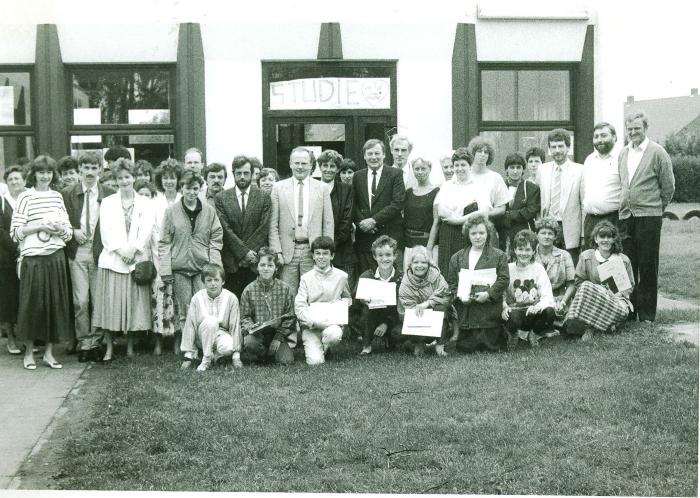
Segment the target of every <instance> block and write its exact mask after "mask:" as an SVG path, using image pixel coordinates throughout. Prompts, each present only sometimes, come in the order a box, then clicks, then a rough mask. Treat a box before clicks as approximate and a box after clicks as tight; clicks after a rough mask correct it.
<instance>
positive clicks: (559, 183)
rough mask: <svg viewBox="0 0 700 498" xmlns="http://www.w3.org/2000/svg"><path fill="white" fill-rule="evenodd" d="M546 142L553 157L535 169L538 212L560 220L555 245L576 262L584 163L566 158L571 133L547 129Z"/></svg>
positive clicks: (581, 215)
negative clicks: (538, 192)
mask: <svg viewBox="0 0 700 498" xmlns="http://www.w3.org/2000/svg"><path fill="white" fill-rule="evenodd" d="M547 142H548V144H549V155H550V156H552V159H554V160H553V161H550V162H547V163H544V164H543V165H542V166H540V168H539V170H538V176H537V177H538V179H539V181H538V182H537V183H538V185H539V186H540V199H541V210H540V215H541V216H552V217H553V218H554V219H556V220H557V221H558V222H559V227H560V228H561V231H560V233H561V235H562V238H561V239H560V240H558V241H557V242H556V243H555V244H556V245H557V246H558V247H560V248H562V249H566V250H567V251H569V254H571V258H572V259H573V260H574V265H576V263H577V261H578V256H579V253H580V251H581V238H582V234H583V213H582V211H581V200H582V198H583V186H582V185H583V184H582V181H581V177H582V174H583V166H582V165H581V164H578V163H575V162H573V161H570V160H569V148H570V147H571V134H570V133H569V132H568V131H566V130H564V129H562V128H556V129H554V130H552V131H550V132H549V135H548V137H547Z"/></svg>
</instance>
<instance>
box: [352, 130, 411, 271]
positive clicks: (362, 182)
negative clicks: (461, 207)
mask: <svg viewBox="0 0 700 498" xmlns="http://www.w3.org/2000/svg"><path fill="white" fill-rule="evenodd" d="M363 151H364V159H365V163H366V164H367V168H365V169H363V170H360V171H358V172H357V173H355V176H353V179H352V185H353V222H354V223H355V225H356V226H357V232H356V233H355V249H356V252H357V256H358V261H359V268H358V274H359V273H362V272H364V271H365V270H369V269H370V268H374V266H375V265H376V263H375V261H374V258H373V257H372V251H371V248H372V242H374V241H375V240H376V239H377V238H378V237H379V236H381V235H388V236H389V237H391V238H392V239H394V240H396V241H397V243H398V249H397V257H396V261H397V262H398V263H397V264H398V265H401V266H403V216H402V214H401V211H402V210H403V200H404V195H405V193H406V189H405V187H404V183H403V171H402V170H400V169H398V168H392V167H384V156H385V152H384V142H382V141H381V140H376V139H371V140H368V141H367V142H366V143H365V145H364V147H363ZM401 266H399V269H402V268H401Z"/></svg>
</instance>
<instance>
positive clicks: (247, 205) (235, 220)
mask: <svg viewBox="0 0 700 498" xmlns="http://www.w3.org/2000/svg"><path fill="white" fill-rule="evenodd" d="M231 171H232V172H233V179H234V181H235V182H236V183H235V185H234V187H233V188H229V189H226V190H224V191H223V192H222V193H220V194H219V195H217V196H216V197H215V198H214V207H215V208H216V213H217V214H218V216H219V221H221V228H222V229H223V230H224V246H223V249H222V251H221V261H222V262H223V264H224V271H225V272H226V283H225V284H224V286H225V287H226V289H228V290H230V291H231V292H233V293H234V294H235V295H236V297H237V298H238V299H240V298H241V296H242V294H243V290H244V289H245V288H246V286H247V285H248V284H249V283H251V282H252V281H253V280H255V279H256V277H257V273H256V267H257V264H258V257H257V252H258V251H259V250H260V248H261V247H263V246H265V245H267V237H268V234H269V230H270V209H271V207H272V204H271V202H270V196H269V195H267V194H266V193H265V192H263V191H262V190H260V189H259V188H258V187H257V186H256V185H255V184H254V183H253V167H252V163H251V159H250V158H248V157H246V156H236V157H234V158H233V162H232V163H231Z"/></svg>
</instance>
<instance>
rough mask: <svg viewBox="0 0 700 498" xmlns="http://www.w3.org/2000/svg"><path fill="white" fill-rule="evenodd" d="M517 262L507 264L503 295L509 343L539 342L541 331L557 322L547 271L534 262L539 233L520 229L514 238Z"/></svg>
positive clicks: (532, 343) (533, 343) (534, 344)
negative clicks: (508, 279) (506, 280)
mask: <svg viewBox="0 0 700 498" xmlns="http://www.w3.org/2000/svg"><path fill="white" fill-rule="evenodd" d="M512 244H513V245H512V247H513V248H514V252H515V262H514V263H510V264H509V265H508V271H509V273H510V283H509V284H508V289H507V290H506V292H505V294H504V296H503V314H502V317H503V320H505V322H506V331H507V332H508V339H509V342H512V341H517V340H518V339H522V340H524V341H529V342H530V345H531V346H533V347H535V346H537V345H538V342H537V341H539V339H540V334H541V333H543V332H544V331H545V330H547V329H551V328H552V325H553V323H554V297H553V296H552V284H551V283H550V281H549V276H548V275H547V271H546V270H545V269H544V267H543V266H542V265H541V264H540V263H537V262H535V248H536V247H537V236H536V235H535V234H534V233H533V232H531V231H530V230H521V231H519V232H518V233H517V234H516V235H515V237H514V238H513V242H512Z"/></svg>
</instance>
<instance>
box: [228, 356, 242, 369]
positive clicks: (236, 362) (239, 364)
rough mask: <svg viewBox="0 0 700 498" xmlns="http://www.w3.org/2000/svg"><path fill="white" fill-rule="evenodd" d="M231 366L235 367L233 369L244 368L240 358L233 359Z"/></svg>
mask: <svg viewBox="0 0 700 498" xmlns="http://www.w3.org/2000/svg"><path fill="white" fill-rule="evenodd" d="M231 365H233V368H243V362H242V361H241V359H240V358H233V359H232V360H231Z"/></svg>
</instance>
